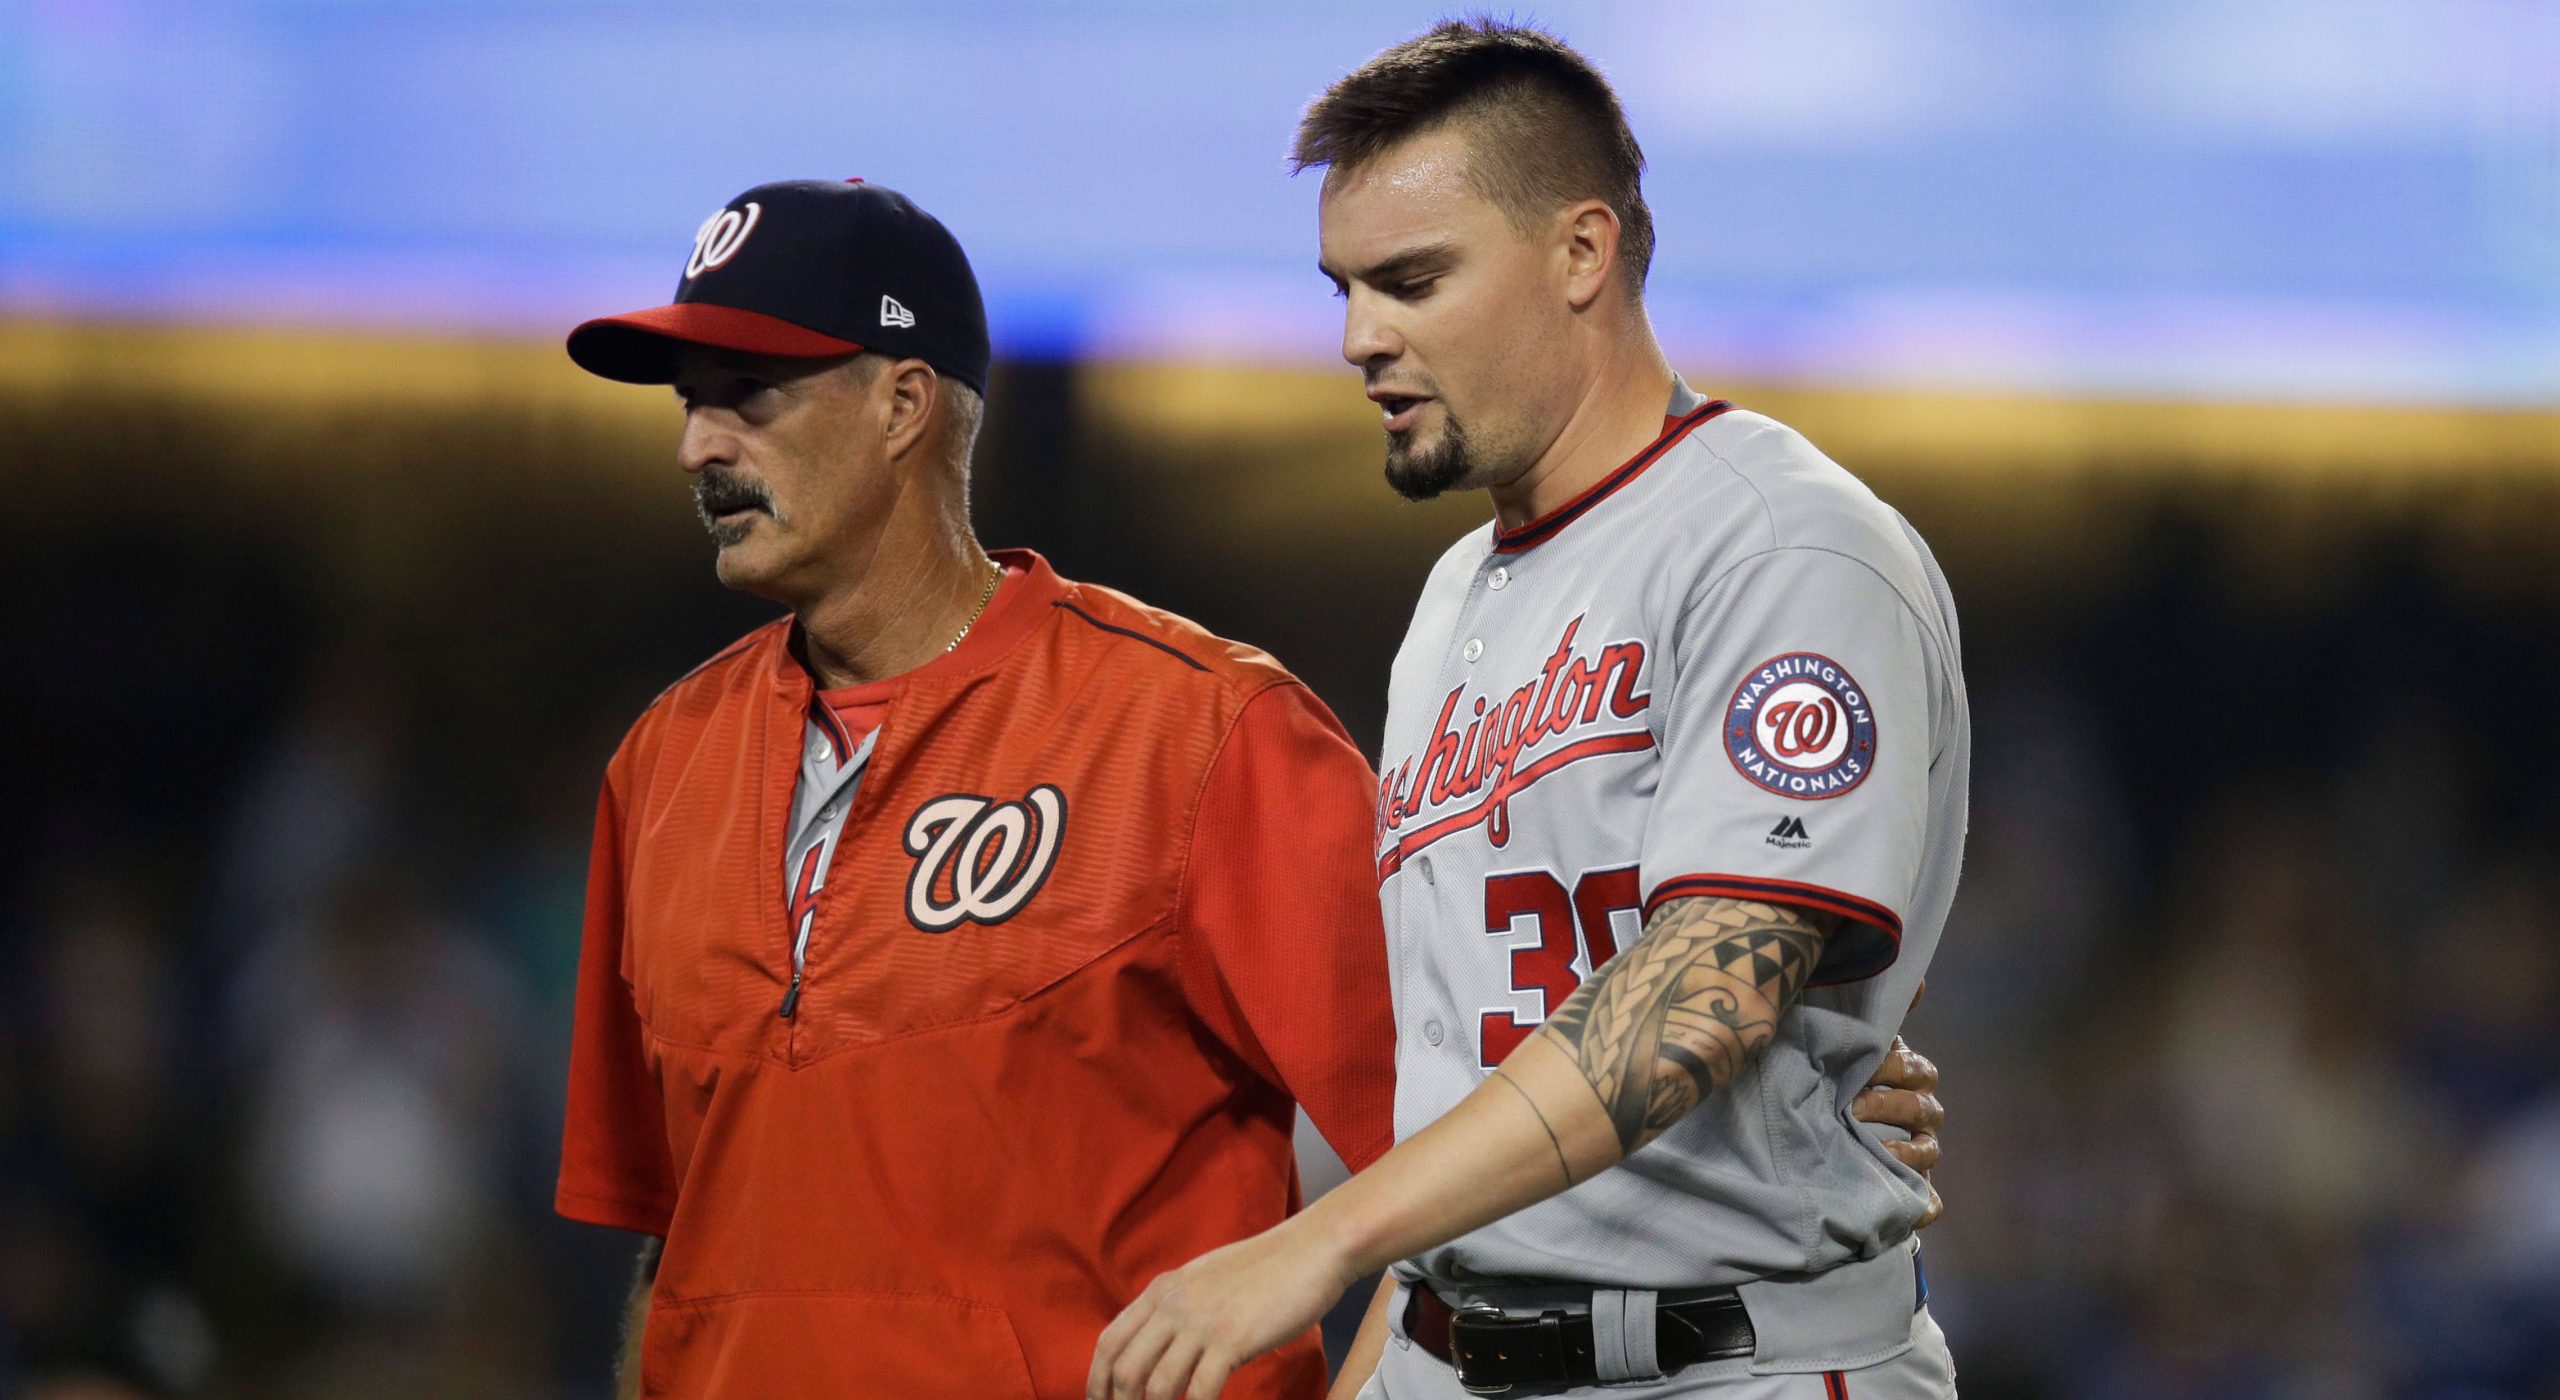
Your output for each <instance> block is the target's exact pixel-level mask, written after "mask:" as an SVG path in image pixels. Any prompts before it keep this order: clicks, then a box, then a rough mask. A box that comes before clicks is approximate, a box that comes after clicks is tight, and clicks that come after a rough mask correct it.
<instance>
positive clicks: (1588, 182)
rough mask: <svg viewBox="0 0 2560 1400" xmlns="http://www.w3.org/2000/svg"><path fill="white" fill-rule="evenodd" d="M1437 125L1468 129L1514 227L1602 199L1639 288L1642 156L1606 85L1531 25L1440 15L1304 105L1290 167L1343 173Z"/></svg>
mask: <svg viewBox="0 0 2560 1400" xmlns="http://www.w3.org/2000/svg"><path fill="white" fill-rule="evenodd" d="M1447 121H1463V122H1465V123H1467V124H1468V126H1469V127H1470V128H1472V130H1471V131H1470V133H1469V136H1470V139H1469V142H1468V145H1469V147H1470V150H1471V152H1472V154H1473V155H1474V157H1475V159H1473V160H1471V161H1470V162H1469V163H1468V168H1469V169H1470V171H1471V172H1473V173H1474V178H1475V180H1476V182H1477V187H1478V188H1479V189H1480V190H1482V191H1483V193H1484V195H1485V197H1486V198H1488V199H1490V200H1492V201H1493V202H1494V203H1495V204H1496V205H1499V206H1500V207H1501V209H1502V211H1503V213H1504V214H1505V215H1506V216H1508V217H1509V218H1510V220H1511V222H1512V223H1513V225H1514V226H1515V227H1519V228H1522V229H1526V228H1529V227H1531V226H1532V225H1533V223H1534V221H1535V220H1537V219H1540V218H1542V217H1544V216H1546V215H1548V214H1551V213H1553V212H1555V211H1556V210H1558V209H1561V208H1563V207H1564V206H1565V205H1568V204H1571V203H1573V202H1574V201H1576V200H1583V199H1597V200H1599V201H1601V202H1602V203H1604V204H1607V205H1608V206H1609V207H1610V209H1611V210H1613V211H1615V212H1616V214H1617V216H1618V230H1619V233H1618V256H1619V258H1620V259H1621V260H1622V261H1624V262H1625V263H1626V265H1627V267H1628V269H1629V270H1630V271H1631V272H1632V273H1633V274H1634V275H1633V276H1632V277H1630V278H1629V279H1628V290H1629V291H1631V292H1633V291H1640V290H1642V289H1643V287H1644V277H1645V270H1646V269H1647V268H1648V267H1649V266H1651V264H1652V262H1653V212H1652V211H1651V210H1649V209H1647V208H1645V204H1644V189H1643V186H1642V179H1643V175H1644V151H1643V150H1642V149H1641V148H1639V147H1638V146H1637V145H1636V136H1635V133H1634V132H1633V131H1631V130H1629V129H1628V127H1627V114H1626V112H1625V111H1624V110H1622V109H1621V108H1620V107H1619V106H1618V94H1617V93H1616V92H1615V91H1613V90H1612V89H1611V88H1610V86H1609V80H1608V79H1606V78H1603V77H1601V76H1600V70H1599V69H1597V68H1594V67H1592V66H1591V61H1590V60H1589V59H1586V58H1584V57H1583V56H1582V55H1580V54H1578V53H1575V52H1574V51H1573V50H1572V49H1571V48H1570V47H1568V46H1567V45H1566V44H1565V42H1564V41H1563V40H1561V39H1558V38H1557V37H1556V36H1554V35H1552V34H1549V33H1547V32H1546V31H1544V30H1542V29H1535V28H1531V27H1529V26H1527V25H1519V24H1507V23H1504V22H1502V21H1500V20H1495V19H1491V18H1487V17H1484V16H1475V17H1472V18H1468V19H1452V20H1443V21H1441V22H1440V23H1439V24H1438V25H1436V26H1434V27H1433V28H1432V29H1431V30H1430V32H1428V33H1425V34H1419V35H1416V36H1415V37H1413V38H1411V39H1407V40H1405V41H1404V42H1403V43H1401V44H1398V45H1396V46H1395V47H1394V48H1391V49H1388V50H1387V51H1385V52H1384V53H1381V54H1379V55H1378V56H1377V57H1375V58H1372V59H1370V60H1369V61H1368V62H1366V63H1364V64H1361V65H1360V66H1359V67H1358V68H1357V69H1354V70H1353V71H1352V72H1351V73H1349V74H1347V75H1345V76H1344V77H1343V78H1342V79H1341V80H1340V81H1338V82H1336V83H1335V84H1334V85H1333V86H1332V87H1329V88H1326V89H1325V90H1324V95H1323V96H1321V97H1318V98H1317V99H1316V100H1315V101H1313V102H1311V103H1309V104H1307V112H1306V115H1305V116H1304V117H1302V118H1300V119H1299V122H1298V139H1297V143H1296V144H1295V145H1294V146H1292V147H1291V148H1290V151H1289V161H1290V168H1291V170H1292V171H1298V170H1304V169H1306V168H1307V167H1309V166H1313V165H1329V166H1332V167H1333V168H1334V169H1336V170H1349V169H1353V168H1356V167H1358V166H1359V165H1360V164H1362V163H1363V162H1365V161H1368V160H1370V159H1372V158H1374V157H1375V156H1377V155H1378V154H1379V153H1380V152H1382V151H1384V150H1386V149H1387V148H1388V147H1390V146H1392V145H1394V144H1396V143H1397V142H1399V141H1402V140H1403V139H1405V138H1406V137H1408V136H1412V135H1415V134H1416V133H1418V132H1421V131H1424V130H1426V129H1428V128H1431V127H1435V126H1438V125H1439V124H1441V123H1442V122H1447Z"/></svg>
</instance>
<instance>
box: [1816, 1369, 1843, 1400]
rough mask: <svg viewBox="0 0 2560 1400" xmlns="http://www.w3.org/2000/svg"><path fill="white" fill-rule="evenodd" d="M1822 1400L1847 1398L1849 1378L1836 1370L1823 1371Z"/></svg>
mask: <svg viewBox="0 0 2560 1400" xmlns="http://www.w3.org/2000/svg"><path fill="white" fill-rule="evenodd" d="M1822 1400H1849V1378H1848V1377H1847V1376H1844V1375H1842V1374H1840V1373H1839V1372H1837V1371H1825V1372H1823V1373H1822Z"/></svg>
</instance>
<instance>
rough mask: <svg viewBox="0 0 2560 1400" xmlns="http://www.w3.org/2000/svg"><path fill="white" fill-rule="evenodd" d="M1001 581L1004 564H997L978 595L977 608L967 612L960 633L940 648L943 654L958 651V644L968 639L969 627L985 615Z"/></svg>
mask: <svg viewBox="0 0 2560 1400" xmlns="http://www.w3.org/2000/svg"><path fill="white" fill-rule="evenodd" d="M1002 582H1004V565H1002V564H997V565H996V566H995V573H994V575H993V576H992V577H990V578H988V580H987V591H986V592H984V593H981V594H979V595H978V610H977V611H976V612H973V613H971V614H969V620H968V621H966V622H964V623H961V624H960V635H959V636H957V637H954V638H952V639H951V645H949V646H947V647H944V648H943V649H942V654H943V655H945V656H949V655H950V654H951V653H953V652H955V651H958V650H959V649H960V644H961V643H962V642H964V641H966V640H968V637H969V629H970V628H972V627H975V626H977V625H978V619H979V618H982V617H984V616H986V615H987V604H989V603H992V602H994V601H995V596H996V585H997V584H999V583H1002Z"/></svg>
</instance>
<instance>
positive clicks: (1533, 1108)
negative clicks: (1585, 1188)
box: [1493, 1066, 1573, 1186]
mask: <svg viewBox="0 0 2560 1400" xmlns="http://www.w3.org/2000/svg"><path fill="white" fill-rule="evenodd" d="M1493 1077H1494V1078H1496V1079H1499V1080H1501V1081H1502V1082H1503V1084H1504V1085H1505V1086H1506V1087H1508V1088H1509V1089H1510V1090H1511V1092H1513V1093H1515V1094H1518V1095H1519V1096H1520V1102H1522V1103H1523V1104H1526V1105H1528V1108H1529V1111H1530V1112H1531V1113H1534V1114H1536V1115H1537V1116H1538V1126H1539V1127H1541V1128H1544V1129H1545V1130H1546V1133H1547V1146H1549V1147H1552V1148H1554V1149H1555V1150H1556V1169H1557V1170H1558V1171H1561V1172H1563V1173H1564V1184H1565V1185H1567V1186H1571V1185H1572V1184H1573V1163H1571V1162H1569V1161H1566V1160H1565V1155H1564V1140H1563V1139H1561V1138H1559V1137H1557V1136H1556V1125H1555V1124H1553V1123H1550V1122H1548V1121H1547V1111H1546V1110H1545V1109H1543V1108H1540V1107H1538V1101H1537V1100H1536V1099H1535V1098H1532V1097H1531V1096H1530V1094H1529V1091H1528V1090H1526V1089H1523V1088H1521V1087H1520V1086H1519V1085H1518V1084H1517V1083H1515V1082H1513V1080H1512V1078H1511V1076H1510V1075H1507V1074H1504V1073H1503V1072H1502V1070H1501V1068H1500V1067H1499V1066H1496V1067H1495V1069H1494V1071H1493Z"/></svg>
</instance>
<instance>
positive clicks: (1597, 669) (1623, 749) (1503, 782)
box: [1378, 617, 1653, 883]
mask: <svg viewBox="0 0 2560 1400" xmlns="http://www.w3.org/2000/svg"><path fill="white" fill-rule="evenodd" d="M1581 629H1582V619H1581V618H1579V617H1577V618H1575V619H1574V620H1573V621H1571V622H1568V623H1566V624H1565V625H1564V635H1563V636H1561V637H1559V638H1558V639H1557V640H1556V646H1555V650H1554V651H1553V652H1552V653H1550V654H1549V655H1548V657H1547V663H1546V665H1545V666H1544V667H1542V668H1540V670H1539V672H1538V674H1537V675H1536V676H1534V677H1532V678H1531V679H1530V680H1529V681H1527V682H1526V683H1524V684H1523V685H1521V686H1520V687H1519V688H1518V689H1516V690H1514V691H1512V692H1511V693H1510V695H1509V696H1508V697H1507V698H1505V699H1504V700H1503V701H1502V702H1501V703H1500V704H1498V705H1497V704H1494V703H1492V701H1491V699H1490V694H1491V693H1490V692H1488V693H1487V694H1485V695H1478V696H1477V697H1475V700H1474V701H1473V703H1471V704H1468V705H1467V714H1466V728H1465V729H1464V730H1461V729H1459V728H1458V727H1457V725H1458V719H1459V707H1460V705H1461V704H1462V703H1465V702H1466V690H1467V688H1466V687H1465V686H1460V687H1458V688H1457V689H1454V690H1452V691H1450V692H1449V698H1448V699H1447V700H1445V701H1443V702H1442V703H1441V706H1440V718H1439V719H1438V720H1436V721H1434V722H1433V724H1432V738H1431V743H1430V746H1429V747H1427V748H1425V749H1424V750H1423V752H1422V755H1421V757H1420V759H1419V760H1417V759H1415V758H1414V757H1413V756H1411V755H1407V756H1406V758H1405V760H1404V762H1402V763H1400V764H1397V765H1396V766H1395V767H1394V768H1393V769H1392V770H1390V771H1389V772H1388V773H1387V774H1386V775H1385V776H1384V777H1382V778H1380V779H1379V781H1378V842H1379V844H1380V846H1381V847H1382V848H1383V849H1382V850H1381V851H1380V852H1379V855H1378V879H1379V881H1380V882H1381V883H1383V882H1385V880H1386V879H1387V877H1389V876H1391V875H1393V874H1395V873H1396V871H1397V870H1398V869H1399V868H1401V867H1402V866H1403V864H1404V863H1405V861H1406V860H1407V859H1409V858H1410V857H1411V856H1412V855H1413V854H1414V853H1415V852H1416V851H1419V850H1421V849H1422V848H1423V847H1425V846H1428V845H1430V844H1431V843H1432V842H1434V841H1437V840H1439V839H1441V838H1442V837H1445V836H1450V835H1454V834H1455V833H1457V832H1460V831H1465V830H1467V829H1469V828H1471V827H1474V826H1477V825H1479V824H1481V825H1483V826H1484V827H1485V829H1486V835H1487V837H1488V838H1489V839H1491V841H1492V842H1493V844H1494V845H1496V846H1500V845H1504V844H1507V843H1508V842H1509V841H1510V840H1511V799H1512V798H1514V797H1517V796H1518V795H1519V794H1520V793H1521V792H1523V791H1525V790H1526V789H1528V788H1529V787H1530V786H1531V785H1533V784H1535V783H1536V782H1537V781H1538V780H1539V779H1541V778H1544V777H1546V776H1547V775H1548V774H1550V773H1553V772H1555V771H1556V770H1557V769H1559V768H1562V767H1564V766H1565V765H1566V764H1569V763H1578V762H1580V761H1582V760H1583V759H1586V758H1599V757H1602V756H1604V755H1607V754H1613V753H1638V752H1642V751H1643V750H1645V749H1649V748H1652V747H1653V732H1652V731H1651V730H1649V729H1646V728H1644V727H1643V726H1641V725H1639V726H1637V727H1636V728H1633V729H1613V730H1612V731H1611V732H1608V733H1604V734H1595V735H1593V736H1591V737H1589V738H1584V739H1576V740H1574V741H1572V742H1570V743H1564V744H1549V743H1548V742H1547V741H1548V740H1550V739H1561V738H1563V737H1564V736H1565V735H1567V734H1570V733H1572V732H1573V731H1575V730H1580V729H1590V728H1594V727H1597V726H1600V725H1602V724H1604V723H1605V722H1607V721H1610V720H1627V719H1634V718H1636V717H1638V716H1640V715H1642V714H1643V713H1644V712H1645V707H1646V706H1647V705H1648V704H1650V703H1651V702H1652V699H1653V697H1652V696H1651V695H1650V694H1643V695H1639V694H1637V693H1636V681H1637V678H1638V677H1639V676H1640V675H1642V674H1643V672H1644V659H1645V652H1644V643H1643V642H1640V641H1625V642H1610V643H1608V644H1607V645H1605V646H1600V647H1597V648H1594V649H1593V651H1592V654H1591V655H1590V656H1589V657H1583V656H1576V655H1575V654H1574V651H1573V638H1574V634H1575V633H1576V632H1578V631H1580V630H1581ZM1488 784H1490V785H1491V789H1492V790H1491V791H1489V792H1485V791H1483V790H1484V789H1485V788H1486V786H1487V785H1488ZM1479 792H1483V795H1482V796H1481V797H1477V794H1478V793H1479ZM1470 797H1475V798H1476V800H1475V801H1474V802H1472V803H1469V804H1468V805H1467V806H1465V807H1462V808H1460V809H1459V810H1457V811H1454V812H1451V813H1449V814H1447V815H1446V816H1441V817H1437V818H1436V819H1434V820H1433V821H1431V822H1429V823H1428V824H1426V825H1423V826H1420V827H1416V828H1415V829H1413V830H1412V831H1405V830H1404V827H1405V824H1406V823H1407V822H1409V821H1411V820H1413V819H1414V818H1416V817H1419V816H1421V815H1422V814H1423V812H1425V811H1426V810H1432V809H1437V808H1439V807H1441V806H1443V805H1444V804H1447V803H1452V802H1458V801H1463V800H1464V799H1467V798H1470ZM1397 832H1403V833H1404V834H1403V835H1401V836H1395V837H1394V839H1393V840H1390V836H1391V835H1392V834H1393V833H1397Z"/></svg>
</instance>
